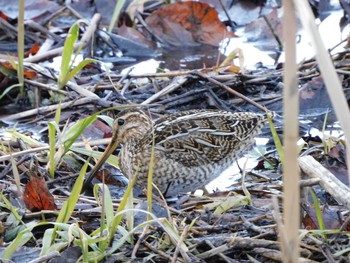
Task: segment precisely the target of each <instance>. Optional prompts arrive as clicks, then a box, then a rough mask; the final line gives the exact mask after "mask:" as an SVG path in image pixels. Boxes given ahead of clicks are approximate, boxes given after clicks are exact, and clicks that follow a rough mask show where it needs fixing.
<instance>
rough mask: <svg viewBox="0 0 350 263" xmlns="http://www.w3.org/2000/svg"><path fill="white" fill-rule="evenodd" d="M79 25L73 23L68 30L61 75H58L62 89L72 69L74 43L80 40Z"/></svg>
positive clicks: (59, 85)
mask: <svg viewBox="0 0 350 263" xmlns="http://www.w3.org/2000/svg"><path fill="white" fill-rule="evenodd" d="M78 35H79V26H78V24H77V23H75V24H74V25H72V27H71V28H70V29H69V31H68V35H67V38H66V41H65V42H64V47H63V52H62V63H61V70H60V75H59V76H58V87H59V88H60V89H61V88H63V87H64V85H66V82H65V79H66V76H67V74H68V73H69V71H70V66H71V58H72V54H73V52H74V44H75V43H76V42H77V40H78Z"/></svg>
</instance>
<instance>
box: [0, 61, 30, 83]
mask: <svg viewBox="0 0 350 263" xmlns="http://www.w3.org/2000/svg"><path fill="white" fill-rule="evenodd" d="M0 66H1V67H3V68H6V69H7V70H8V72H7V74H6V75H7V76H8V77H15V76H17V70H16V69H14V68H13V66H12V65H11V63H9V62H6V61H4V62H0ZM23 74H24V77H25V78H27V79H33V78H36V77H37V74H36V72H35V71H33V70H28V69H26V68H24V72H23Z"/></svg>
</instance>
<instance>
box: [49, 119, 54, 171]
mask: <svg viewBox="0 0 350 263" xmlns="http://www.w3.org/2000/svg"><path fill="white" fill-rule="evenodd" d="M48 130H49V145H50V150H49V172H50V176H51V178H54V177H55V158H54V157H55V153H56V136H55V135H56V128H55V125H54V124H53V123H51V122H49V123H48Z"/></svg>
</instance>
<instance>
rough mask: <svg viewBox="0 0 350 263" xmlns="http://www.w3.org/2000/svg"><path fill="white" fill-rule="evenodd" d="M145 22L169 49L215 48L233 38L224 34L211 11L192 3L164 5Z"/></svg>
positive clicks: (229, 33)
mask: <svg viewBox="0 0 350 263" xmlns="http://www.w3.org/2000/svg"><path fill="white" fill-rule="evenodd" d="M146 22H147V24H148V25H149V27H150V28H151V29H152V33H153V34H155V35H156V36H157V37H158V38H160V39H162V40H163V41H164V42H165V43H166V44H169V45H173V46H195V45H198V43H203V44H209V45H213V46H218V45H219V44H220V42H221V41H222V40H223V39H224V38H226V37H234V36H235V35H234V33H232V32H229V31H227V29H226V26H225V25H224V24H223V23H221V21H220V20H219V18H218V14H217V12H216V10H215V9H214V8H212V7H210V6H209V5H208V4H205V3H200V2H194V1H188V2H181V3H175V4H170V5H164V6H162V7H160V8H159V9H157V10H156V11H154V12H153V13H152V14H151V15H150V16H149V17H147V19H146Z"/></svg>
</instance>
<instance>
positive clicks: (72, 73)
mask: <svg viewBox="0 0 350 263" xmlns="http://www.w3.org/2000/svg"><path fill="white" fill-rule="evenodd" d="M92 63H101V62H100V61H98V60H96V59H92V58H87V59H84V60H83V61H81V62H80V63H79V64H78V65H77V66H76V67H74V68H73V69H72V70H71V71H70V72H68V73H67V75H66V77H65V79H64V81H65V83H67V82H68V81H69V80H71V79H72V78H73V77H74V76H75V74H77V73H78V72H79V71H80V70H82V69H83V68H84V67H85V66H86V65H88V64H92Z"/></svg>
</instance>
